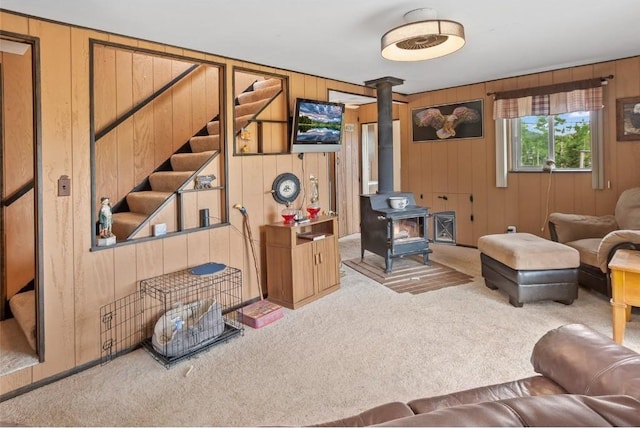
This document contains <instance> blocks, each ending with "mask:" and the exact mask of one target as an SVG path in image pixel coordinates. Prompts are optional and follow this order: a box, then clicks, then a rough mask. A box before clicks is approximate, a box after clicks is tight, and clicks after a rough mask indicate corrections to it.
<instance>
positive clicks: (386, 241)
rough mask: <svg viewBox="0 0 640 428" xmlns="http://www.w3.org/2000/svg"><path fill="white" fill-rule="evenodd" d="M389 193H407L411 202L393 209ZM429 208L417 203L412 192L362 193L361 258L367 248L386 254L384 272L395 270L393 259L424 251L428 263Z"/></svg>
mask: <svg viewBox="0 0 640 428" xmlns="http://www.w3.org/2000/svg"><path fill="white" fill-rule="evenodd" d="M390 196H404V197H406V198H407V200H408V202H409V203H408V205H407V207H406V208H404V209H394V208H391V206H390V205H389V197H390ZM428 217H429V209H428V208H427V207H420V206H417V205H416V202H415V199H414V197H413V194H412V193H402V192H390V193H380V194H371V195H360V242H361V244H360V245H361V257H362V258H364V252H365V250H367V251H371V252H372V253H374V254H377V255H379V256H381V257H384V265H385V272H386V273H389V272H391V271H392V269H393V259H394V258H396V257H404V256H407V255H413V254H422V257H423V261H424V264H425V265H429V253H430V252H431V250H430V249H429V233H428V221H427V219H428Z"/></svg>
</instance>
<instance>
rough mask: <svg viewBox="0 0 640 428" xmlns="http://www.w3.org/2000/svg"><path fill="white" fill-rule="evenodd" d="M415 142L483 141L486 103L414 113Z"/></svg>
mask: <svg viewBox="0 0 640 428" xmlns="http://www.w3.org/2000/svg"><path fill="white" fill-rule="evenodd" d="M411 121H412V130H413V135H412V137H413V142H414V143H417V142H421V141H439V140H454V139H462V138H482V136H483V131H484V129H483V100H473V101H466V102H462V103H454V104H441V105H436V106H430V107H421V108H417V109H413V110H411Z"/></svg>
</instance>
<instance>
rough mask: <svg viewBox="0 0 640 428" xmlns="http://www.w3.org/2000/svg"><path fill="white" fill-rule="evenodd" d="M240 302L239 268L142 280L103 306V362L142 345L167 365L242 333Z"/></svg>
mask: <svg viewBox="0 0 640 428" xmlns="http://www.w3.org/2000/svg"><path fill="white" fill-rule="evenodd" d="M220 266H222V265H220ZM241 305H242V272H241V271H240V270H239V269H236V268H232V267H228V266H227V267H224V268H223V269H222V270H220V271H219V272H216V273H213V274H197V273H194V270H193V269H184V270H181V271H178V272H173V273H168V274H164V275H159V276H156V277H153V278H149V279H144V280H142V281H140V286H139V291H138V293H135V294H133V295H130V296H127V297H125V298H123V299H120V300H118V301H116V302H114V303H113V304H112V305H107V306H105V307H103V308H102V310H101V321H102V331H101V336H102V337H101V339H102V361H103V363H104V362H105V361H108V360H111V359H113V357H114V356H117V355H119V354H120V353H123V352H126V350H127V349H130V348H131V347H132V346H133V345H134V344H135V345H136V346H137V345H140V344H142V346H143V347H144V348H145V349H146V350H147V351H148V352H149V353H150V354H151V355H152V356H153V357H154V358H155V359H156V360H157V361H158V362H160V363H161V364H163V365H164V366H165V367H167V368H169V367H171V366H172V365H174V364H175V363H178V362H180V361H182V360H184V359H187V358H190V357H192V356H194V355H195V354H197V353H200V352H202V351H205V350H207V349H209V348H211V347H212V346H214V345H216V344H219V343H221V342H225V341H227V340H229V339H230V338H232V337H235V336H237V335H239V334H243V332H244V326H243V324H242V323H241V322H240V320H241V319H242V312H241V311H242V306H241Z"/></svg>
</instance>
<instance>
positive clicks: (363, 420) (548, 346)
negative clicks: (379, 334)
mask: <svg viewBox="0 0 640 428" xmlns="http://www.w3.org/2000/svg"><path fill="white" fill-rule="evenodd" d="M531 363H532V365H533V369H534V371H535V372H536V373H538V374H537V375H534V376H531V377H527V378H524V379H519V380H514V381H512V382H506V383H501V384H496V385H490V386H486V387H481V388H475V389H470V390H466V391H461V392H455V393H452V394H447V395H441V396H437V397H429V398H421V399H417V400H413V401H410V402H408V403H402V402H392V403H387V404H383V405H380V406H377V407H374V408H372V409H369V410H366V411H364V412H362V413H360V414H358V415H355V416H351V417H347V418H344V419H339V420H335V421H332V422H326V423H322V424H319V425H317V426H371V425H379V426H640V354H638V353H636V352H634V351H632V350H630V349H629V348H626V347H624V346H621V345H618V344H616V343H615V342H613V340H611V339H610V338H608V337H607V336H604V335H602V334H600V333H597V332H595V331H593V330H591V329H590V328H588V327H586V326H584V325H582V324H569V325H565V326H562V327H559V328H557V329H554V330H551V331H549V332H548V333H546V334H545V335H544V336H543V337H542V338H541V339H540V340H539V341H538V342H537V343H536V345H535V346H534V348H533V352H532V355H531Z"/></svg>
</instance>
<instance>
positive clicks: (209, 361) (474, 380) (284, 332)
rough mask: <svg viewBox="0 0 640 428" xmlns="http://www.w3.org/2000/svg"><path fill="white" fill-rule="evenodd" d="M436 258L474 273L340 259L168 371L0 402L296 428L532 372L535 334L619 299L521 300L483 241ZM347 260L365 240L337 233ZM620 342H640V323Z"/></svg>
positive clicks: (594, 314)
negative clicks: (333, 278)
mask: <svg viewBox="0 0 640 428" xmlns="http://www.w3.org/2000/svg"><path fill="white" fill-rule="evenodd" d="M433 250H434V252H433V254H432V259H433V260H434V261H436V262H438V263H440V264H443V265H446V266H450V267H453V268H455V269H456V270H459V271H460V272H463V273H466V274H468V275H472V276H473V281H472V282H470V283H467V284H463V285H459V286H456V287H447V288H442V289H439V290H435V291H431V292H428V293H422V294H415V295H413V294H410V293H396V292H394V291H391V290H390V289H388V288H386V287H382V286H380V284H378V283H377V282H375V281H373V280H371V279H369V278H367V277H365V276H364V275H361V274H360V273H358V272H356V271H355V270H353V269H351V268H350V267H348V266H346V265H343V266H342V268H341V271H342V272H343V273H344V275H343V276H341V284H340V289H339V290H338V291H336V292H334V293H331V294H329V295H327V296H325V297H323V298H322V299H319V300H317V301H314V302H312V303H310V304H308V305H305V306H303V307H301V308H300V309H296V310H288V309H285V310H284V317H283V318H282V319H280V320H278V321H276V322H274V323H273V324H269V325H268V326H266V327H263V328H261V329H257V330H254V329H252V328H250V327H247V329H246V330H245V334H244V336H241V337H237V338H235V339H232V340H230V341H229V342H227V343H224V344H221V345H219V346H215V347H213V348H212V349H210V350H209V351H208V352H205V353H202V354H199V355H198V356H197V357H194V358H192V359H191V360H187V361H184V362H183V363H180V364H177V365H175V366H174V367H173V368H171V369H168V370H167V369H166V368H164V367H163V366H162V365H160V364H158V362H156V361H155V360H154V359H153V358H152V357H151V356H150V355H149V354H148V353H147V352H146V351H144V350H143V349H139V350H136V351H134V352H131V353H129V354H126V355H123V356H121V357H118V358H116V359H115V360H113V361H112V362H111V363H109V364H107V365H104V366H96V367H93V368H91V369H88V370H85V371H83V372H80V373H78V374H75V375H73V376H70V377H67V378H65V379H62V380H59V381H57V382H55V383H52V384H50V385H46V386H44V387H41V388H38V389H36V390H34V391H31V392H29V393H26V394H23V395H20V396H18V397H16V398H13V399H11V400H7V401H5V402H3V403H0V419H2V420H3V421H7V422H14V423H19V424H22V425H31V426H300V425H310V424H315V423H320V422H325V421H329V420H334V419H338V418H341V417H345V416H349V415H353V414H355V413H358V412H361V411H363V410H366V409H368V408H371V407H373V406H375V405H378V404H382V403H385V402H389V401H409V400H411V399H416V398H420V397H427V396H434V395H441V394H446V393H450V392H453V391H460V390H464V389H468V388H473V387H477V386H482V385H490V384H495V383H500V382H505V381H508V380H513V379H518V378H524V377H528V376H532V375H534V374H535V373H534V372H533V369H532V367H531V363H530V361H529V359H530V357H531V350H532V349H533V346H534V344H535V343H536V341H537V340H538V339H539V338H540V337H541V336H542V335H543V334H544V333H546V332H547V331H549V330H550V329H553V328H556V327H558V326H560V325H564V324H570V323H583V324H586V325H588V326H590V327H591V328H593V329H595V330H597V331H600V332H601V333H603V334H606V335H608V336H610V335H611V305H610V304H609V301H608V300H607V299H605V298H603V297H601V296H598V295H595V294H593V293H590V292H588V291H586V290H584V289H580V291H579V298H578V299H577V300H576V301H575V302H574V303H573V304H572V305H569V306H565V305H562V304H559V303H556V302H536V303H530V304H525V305H524V306H523V307H522V308H515V307H513V306H511V305H510V304H509V302H508V299H507V297H506V296H505V295H504V294H502V293H501V292H499V291H493V290H489V289H488V288H487V287H486V286H485V285H484V281H483V280H482V278H481V277H480V256H479V253H478V251H477V250H476V249H473V248H464V247H453V246H445V245H434V246H433ZM340 253H341V257H342V259H343V260H349V259H353V258H356V257H359V254H360V243H359V237H358V236H357V235H356V236H350V237H347V238H343V239H341V240H340ZM624 344H625V346H627V347H629V348H631V349H634V350H636V351H640V319H639V317H637V316H633V317H632V319H631V321H630V322H629V323H628V324H627V327H626V333H625V339H624Z"/></svg>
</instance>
